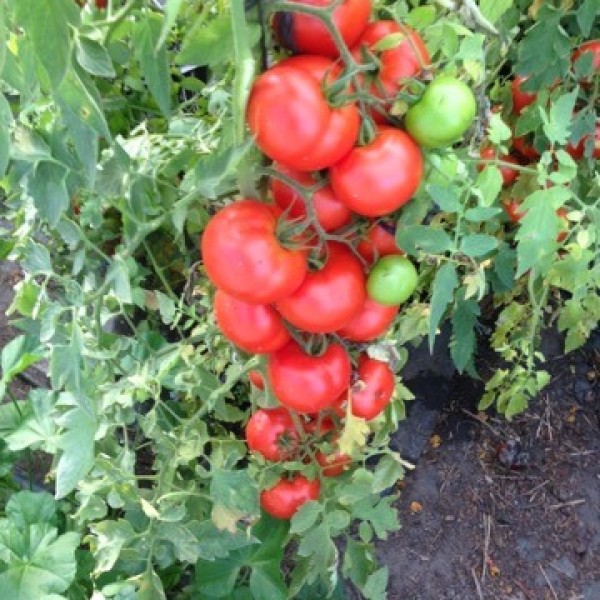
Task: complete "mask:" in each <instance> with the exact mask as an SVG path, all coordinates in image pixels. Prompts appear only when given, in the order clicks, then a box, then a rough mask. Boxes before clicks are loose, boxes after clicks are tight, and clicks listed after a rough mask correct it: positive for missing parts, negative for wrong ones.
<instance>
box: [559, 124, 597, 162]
mask: <svg viewBox="0 0 600 600" xmlns="http://www.w3.org/2000/svg"><path fill="white" fill-rule="evenodd" d="M589 137H590V136H588V135H586V136H584V137H583V138H582V139H580V140H579V142H578V143H577V145H576V146H574V145H573V144H569V145H568V146H567V147H566V150H567V152H568V153H569V154H570V155H571V156H572V157H573V158H574V159H575V160H579V159H581V158H583V157H584V155H585V146H586V142H587V140H588V139H589ZM592 156H593V157H594V158H600V123H597V124H596V135H595V136H594V150H593V151H592Z"/></svg>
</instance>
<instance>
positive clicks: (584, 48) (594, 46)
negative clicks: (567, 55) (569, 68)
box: [571, 40, 600, 87]
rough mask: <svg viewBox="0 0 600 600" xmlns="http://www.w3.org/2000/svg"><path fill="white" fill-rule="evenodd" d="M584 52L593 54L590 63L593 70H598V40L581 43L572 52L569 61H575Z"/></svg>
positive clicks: (599, 64) (599, 61) (599, 52)
mask: <svg viewBox="0 0 600 600" xmlns="http://www.w3.org/2000/svg"><path fill="white" fill-rule="evenodd" d="M586 52H590V53H591V54H592V55H593V59H592V65H593V68H594V70H595V71H600V40H589V41H588V42H585V43H583V44H581V46H579V48H577V50H575V52H573V55H572V56H571V62H573V63H575V62H577V60H578V59H579V58H581V55H582V54H584V53H586ZM585 83H589V81H586V82H585ZM586 87H587V86H586Z"/></svg>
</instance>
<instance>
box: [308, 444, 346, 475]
mask: <svg viewBox="0 0 600 600" xmlns="http://www.w3.org/2000/svg"><path fill="white" fill-rule="evenodd" d="M315 459H316V460H317V462H318V463H319V464H320V465H321V467H322V469H321V474H322V475H323V476H324V477H337V476H338V475H341V474H342V473H343V472H344V471H346V470H347V469H348V466H349V465H350V463H351V462H352V459H351V458H350V457H349V456H348V455H347V454H344V453H343V452H340V451H339V450H338V451H337V452H331V453H330V454H325V453H324V452H322V451H321V450H318V451H317V452H316V453H315Z"/></svg>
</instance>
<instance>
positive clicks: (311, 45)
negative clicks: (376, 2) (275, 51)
mask: <svg viewBox="0 0 600 600" xmlns="http://www.w3.org/2000/svg"><path fill="white" fill-rule="evenodd" d="M292 2H298V3H302V4H310V5H312V6H319V7H321V6H322V7H325V6H328V5H330V4H331V3H332V0H292ZM370 14H371V0H344V1H343V2H341V3H339V5H338V6H337V7H336V8H335V10H334V11H333V21H334V23H335V26H336V28H337V30H338V31H339V32H340V35H341V36H342V39H343V40H344V42H345V43H346V46H352V45H353V44H354V42H356V40H357V39H358V38H359V37H360V34H361V33H362V32H363V30H364V28H365V27H366V26H367V23H368V21H369V16H370ZM273 28H274V29H275V35H276V37H277V39H278V41H279V42H280V43H281V44H282V45H283V46H285V47H286V48H288V49H289V50H291V51H292V52H294V53H297V54H319V55H322V56H329V57H330V58H337V57H338V56H339V51H338V49H337V46H336V45H335V42H334V41H333V38H332V37H331V34H330V33H329V32H328V31H327V28H326V27H325V26H324V25H323V23H322V22H321V21H320V20H319V19H318V18H317V17H313V16H312V15H306V14H301V13H276V14H275V16H274V18H273Z"/></svg>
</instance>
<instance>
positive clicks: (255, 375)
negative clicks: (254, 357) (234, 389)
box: [248, 371, 265, 390]
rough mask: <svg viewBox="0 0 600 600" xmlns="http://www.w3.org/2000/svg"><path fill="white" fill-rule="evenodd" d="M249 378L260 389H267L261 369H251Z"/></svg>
mask: <svg viewBox="0 0 600 600" xmlns="http://www.w3.org/2000/svg"><path fill="white" fill-rule="evenodd" d="M248 379H249V380H250V383H251V384H252V385H253V386H254V387H256V388H258V389H259V390H264V389H265V380H264V379H263V376H262V373H261V372H260V371H250V372H249V373H248Z"/></svg>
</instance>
